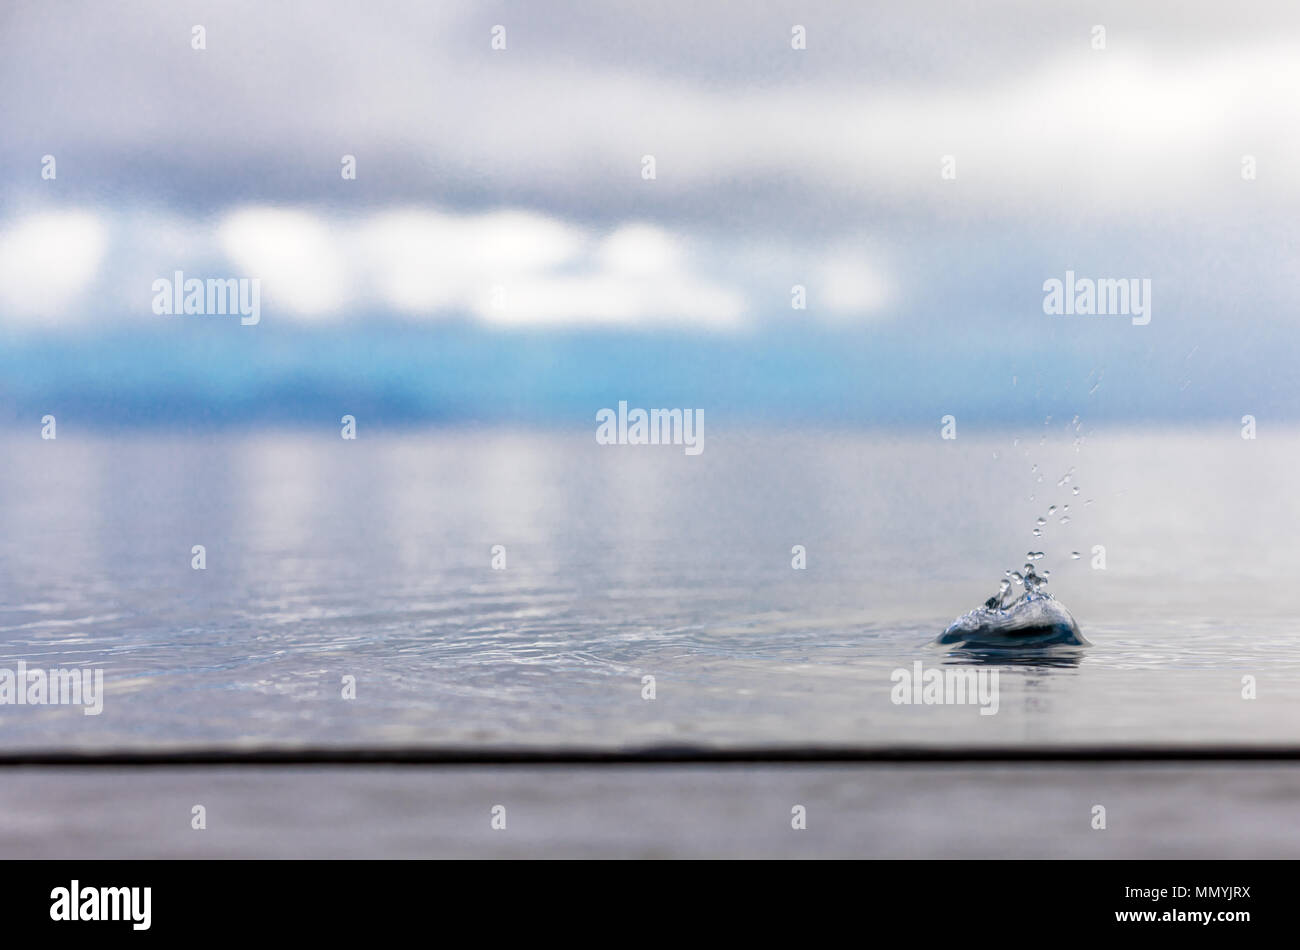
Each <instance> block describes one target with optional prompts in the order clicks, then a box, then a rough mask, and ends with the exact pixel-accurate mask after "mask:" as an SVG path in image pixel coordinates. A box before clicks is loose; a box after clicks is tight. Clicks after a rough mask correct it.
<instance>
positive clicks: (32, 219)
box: [0, 210, 106, 318]
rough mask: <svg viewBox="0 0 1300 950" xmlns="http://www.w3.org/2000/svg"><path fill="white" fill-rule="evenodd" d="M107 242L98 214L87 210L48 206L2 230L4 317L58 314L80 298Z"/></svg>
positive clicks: (0, 274) (0, 297)
mask: <svg viewBox="0 0 1300 950" xmlns="http://www.w3.org/2000/svg"><path fill="white" fill-rule="evenodd" d="M105 247H106V238H105V228H104V226H103V224H102V222H101V221H100V219H99V218H98V217H97V216H96V215H94V214H92V213H90V212H86V211H75V210H74V211H51V212H44V213H40V214H33V215H30V216H28V217H25V218H21V219H19V220H17V221H14V222H13V223H12V224H10V225H9V226H8V227H5V228H4V229H3V230H0V307H2V308H3V314H0V318H2V317H3V316H12V317H17V318H42V317H50V316H58V315H60V314H62V313H63V312H65V311H67V310H68V309H69V308H72V307H73V306H75V305H76V304H78V303H80V302H81V298H82V296H83V294H84V293H85V291H86V290H87V289H88V287H89V285H90V284H91V282H92V281H93V280H94V278H95V276H96V274H98V272H99V269H100V264H101V263H102V261H103V258H104V250H105Z"/></svg>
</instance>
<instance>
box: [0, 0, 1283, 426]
mask: <svg viewBox="0 0 1300 950" xmlns="http://www.w3.org/2000/svg"><path fill="white" fill-rule="evenodd" d="M1220 12H1221V11H1220V10H1219V9H1218V8H1217V7H1216V6H1215V5H1214V4H1210V3H1185V2H1179V3H1174V2H1169V3H1162V2H1153V3H1148V4H1143V5H1141V8H1140V9H1133V8H1132V5H1131V4H1124V3H1096V4H1092V5H1090V6H1088V7H1087V8H1079V9H1064V8H1055V7H1052V8H1045V7H1044V6H1043V5H1042V4H1039V3H1033V2H1028V0H1025V2H995V3H991V4H985V5H982V6H981V7H980V8H979V9H978V10H974V9H972V10H966V9H964V8H963V7H961V6H960V5H957V4H945V3H922V4H907V5H903V4H897V5H887V6H884V7H876V8H872V9H870V10H865V9H864V10H854V9H852V8H850V7H848V6H846V5H844V4H836V3H821V2H809V3H801V4H800V5H799V6H798V8H797V10H789V9H787V8H786V6H785V5H783V4H765V3H758V4H746V5H744V6H743V7H740V6H737V5H734V4H715V5H708V4H706V5H699V4H689V3H671V2H670V3H664V4H656V5H654V7H653V8H652V9H649V8H647V9H617V10H614V9H608V8H607V5H603V4H597V3H591V4H582V3H578V4H564V5H562V6H552V5H548V4H532V3H530V4H524V3H480V4H473V5H460V4H425V3H381V4H379V5H377V6H374V7H371V6H365V7H357V6H356V5H353V4H346V3H337V4H334V3H280V4H273V5H270V6H268V5H265V4H259V3H240V2H235V3H226V4H220V5H215V6H213V5H209V4H202V3H183V2H182V3H171V2H169V3H137V4H131V5H129V6H110V5H103V4H81V5H72V6H67V5H60V6H56V7H51V6H50V5H48V4H40V3H23V2H19V3H11V4H6V7H5V10H4V12H3V13H2V14H0V17H2V18H3V22H2V29H0V43H3V48H4V54H5V55H4V57H3V61H2V62H0V78H2V79H3V82H2V84H0V88H2V90H3V91H2V92H0V121H2V122H3V125H4V129H5V135H4V137H3V142H0V340H2V341H3V347H2V348H0V418H3V419H7V420H8V421H11V422H14V423H18V422H20V421H22V422H24V423H26V421H27V420H29V419H30V418H31V417H32V414H33V413H36V414H37V415H39V414H41V413H45V412H53V411H55V410H56V409H60V408H61V409H62V410H63V411H64V413H66V414H69V415H73V416H75V417H76V418H78V419H81V420H85V421H87V422H90V421H92V420H93V422H94V424H95V425H97V426H98V425H103V424H120V425H150V424H156V423H165V424H171V425H182V426H191V425H205V424H219V423H226V422H250V421H267V420H271V421H284V420H288V421H293V422H300V421H301V422H311V423H318V422H322V421H329V422H333V421H334V420H336V419H337V418H338V417H339V415H340V414H341V411H342V410H340V409H338V408H337V407H338V406H340V405H341V404H346V405H347V407H348V409H347V411H350V412H353V413H359V414H364V418H365V419H366V421H367V423H368V424H371V425H374V424H404V423H410V422H437V423H449V422H494V423H495V422H501V421H521V422H527V423H529V424H533V423H538V422H548V423H555V424H559V425H566V426H567V425H579V424H580V425H584V426H585V425H586V424H587V423H588V422H589V421H590V420H591V417H592V414H593V412H594V409H595V408H599V407H601V406H605V405H613V403H612V402H611V400H613V399H616V398H627V399H629V400H631V405H634V406H635V405H648V404H651V403H654V404H660V405H671V406H700V407H707V408H708V409H709V412H710V413H712V414H713V418H716V419H719V420H720V421H721V420H723V419H732V418H739V417H748V418H750V419H757V420H761V421H763V422H771V421H780V422H783V423H796V424H798V423H807V422H817V423H827V422H834V423H841V422H842V423H846V424H853V425H861V424H866V423H879V424H895V423H903V424H908V425H915V424H918V423H925V424H934V425H937V420H938V418H939V417H940V416H941V415H942V414H944V413H949V412H951V413H954V414H959V415H960V416H961V418H962V419H963V420H969V421H972V422H979V423H983V422H995V421H1000V422H1003V423H1013V422H1019V421H1020V420H1022V419H1025V418H1028V417H1046V416H1047V415H1055V416H1056V417H1057V418H1060V417H1061V416H1062V415H1066V416H1067V417H1068V416H1070V415H1073V414H1074V413H1077V412H1083V413H1084V415H1085V417H1086V419H1087V421H1088V422H1089V423H1097V422H1101V421H1103V420H1166V421H1186V420H1198V421H1200V420H1212V419H1213V420H1226V421H1228V422H1232V421H1235V420H1236V419H1238V418H1239V417H1240V415H1242V414H1243V413H1247V412H1249V413H1254V414H1255V415H1257V416H1260V417H1264V416H1267V417H1269V418H1270V419H1274V420H1275V419H1277V418H1279V417H1281V416H1286V417H1290V416H1292V415H1293V414H1294V407H1295V405H1296V402H1295V398H1294V397H1295V395H1296V391H1295V386H1296V383H1295V374H1294V373H1293V372H1291V367H1292V365H1293V362H1294V360H1295V357H1296V347H1295V333H1294V313H1295V308H1296V303H1297V294H1298V293H1300V290H1298V288H1300V281H1298V280H1297V277H1298V275H1297V271H1296V264H1295V240H1294V227H1293V221H1294V220H1295V217H1296V213H1297V205H1298V204H1300V178H1298V177H1297V176H1296V175H1295V174H1294V171H1293V170H1294V169H1295V168H1296V167H1297V164H1298V163H1300V128H1298V127H1297V125H1296V123H1295V122H1294V114H1295V107H1296V103H1297V97H1298V96H1300V60H1298V59H1297V57H1296V55H1295V54H1296V48H1297V38H1298V36H1300V11H1298V10H1297V9H1296V8H1295V7H1294V5H1292V4H1287V3H1247V4H1244V5H1242V6H1241V7H1240V8H1239V9H1236V10H1235V11H1234V16H1233V17H1232V18H1231V19H1230V22H1225V18H1224V17H1222V16H1220V15H1219V13H1220ZM195 26H202V27H203V29H204V34H203V37H204V40H203V41H204V44H205V48H203V49H195V48H193V44H194V42H197V41H196V40H195V39H194V36H193V34H192V30H193V28H194V27H195ZM497 26H500V27H503V28H504V34H502V38H503V41H504V43H505V48H504V49H494V48H493V41H494V36H495V35H496V34H494V32H493V30H494V27H497ZM1095 26H1102V27H1104V29H1105V34H1104V44H1105V48H1104V49H1096V48H1094V44H1095V42H1096V38H1095V33H1094V27H1095ZM798 27H802V28H803V30H804V36H805V43H806V48H805V49H793V48H792V44H793V43H794V42H796V40H797V36H796V33H795V31H796V28H798ZM47 155H48V156H53V158H54V160H55V163H56V164H55V168H54V170H55V174H56V176H57V177H55V178H53V179H47V178H42V171H43V169H44V168H45V167H46V166H45V165H44V164H43V158H44V156H47ZM345 156H351V157H352V159H353V160H354V169H355V179H348V178H344V177H343V163H344V157H345ZM645 156H653V158H654V174H655V177H654V179H653V180H647V179H646V178H644V177H643V168H644V167H645V166H644V165H643V158H644V157H645ZM1247 156H1249V157H1250V158H1251V161H1252V162H1253V167H1254V168H1255V175H1256V177H1254V178H1253V179H1244V178H1243V162H1244V160H1245V158H1246V157H1247ZM945 157H951V159H952V163H951V166H950V168H951V169H952V170H955V175H956V177H955V178H951V179H944V178H942V177H941V171H942V170H943V161H944V159H945ZM1067 269H1072V270H1073V271H1075V273H1076V274H1078V275H1079V276H1082V277H1093V278H1099V277H1115V278H1125V277H1145V278H1150V279H1151V281H1152V283H1153V298H1154V300H1153V311H1152V320H1151V323H1150V325H1148V326H1145V327H1134V326H1132V325H1131V324H1130V322H1129V321H1127V320H1125V319H1122V318H1118V317H1111V318H1100V317H1099V318H1086V319H1085V318H1079V317H1057V318H1048V317H1046V316H1045V315H1044V314H1043V313H1042V300H1043V290H1042V285H1043V282H1044V281H1045V280H1047V279H1050V278H1053V277H1055V278H1058V279H1060V278H1063V277H1064V273H1065V271H1066V270H1067ZM178 270H179V271H182V272H183V273H184V274H185V275H186V277H199V278H206V277H249V278H258V279H259V280H260V281H261V288H262V308H261V309H262V322H261V324H260V325H259V326H257V327H256V328H239V327H237V326H235V325H234V323H233V322H232V321H229V320H218V319H211V318H198V317H189V318H181V317H174V316H173V317H168V316H157V315H155V314H154V312H153V310H152V308H151V301H152V298H153V291H152V289H151V287H152V283H153V281H154V280H155V279H157V278H160V277H168V278H170V277H171V276H172V274H173V273H174V272H175V271H178ZM796 285H798V286H801V287H803V288H805V293H806V304H807V305H806V309H803V310H796V309H793V308H792V288H793V287H795V286H796ZM1098 382H1100V386H1097V383H1098ZM1094 387H1096V388H1095V389H1094ZM1039 421H1041V419H1040V420H1039Z"/></svg>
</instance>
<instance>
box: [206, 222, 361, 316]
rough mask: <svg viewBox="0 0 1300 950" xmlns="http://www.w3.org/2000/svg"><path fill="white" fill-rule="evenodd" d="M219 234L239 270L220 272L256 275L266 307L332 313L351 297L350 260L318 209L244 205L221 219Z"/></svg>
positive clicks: (301, 312) (240, 275) (223, 247)
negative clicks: (245, 206) (318, 213)
mask: <svg viewBox="0 0 1300 950" xmlns="http://www.w3.org/2000/svg"><path fill="white" fill-rule="evenodd" d="M218 239H219V241H220V245H221V247H222V249H223V250H224V251H225V253H226V254H227V256H229V258H230V260H231V262H232V263H233V264H234V265H235V268H236V270H237V271H238V273H237V274H234V275H219V276H238V277H251V278H258V279H260V280H261V281H262V294H263V295H264V300H265V305H266V306H267V307H275V306H280V307H285V308H288V309H289V310H292V311H294V312H296V313H298V314H301V315H303V316H317V315H321V314H329V313H337V312H339V311H341V310H342V309H343V308H344V307H345V306H347V304H348V303H349V302H350V301H351V299H352V296H351V274H350V263H351V262H350V260H349V258H348V255H347V254H346V253H344V249H343V248H342V247H340V246H339V242H338V239H337V236H336V234H335V232H334V231H333V230H332V229H331V227H330V225H329V223H328V222H326V221H325V220H324V219H322V218H321V217H319V216H317V215H314V214H311V213H309V212H306V211H297V210H285V209H281V208H267V207H251V208H244V209H241V210H239V211H235V212H233V213H231V214H230V215H228V216H227V217H226V218H225V219H224V220H223V221H222V223H221V225H220V227H219V229H218ZM195 276H197V275H195Z"/></svg>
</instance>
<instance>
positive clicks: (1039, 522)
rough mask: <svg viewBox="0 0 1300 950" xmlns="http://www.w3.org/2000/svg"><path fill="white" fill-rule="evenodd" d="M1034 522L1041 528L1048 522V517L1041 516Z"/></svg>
mask: <svg viewBox="0 0 1300 950" xmlns="http://www.w3.org/2000/svg"><path fill="white" fill-rule="evenodd" d="M1034 524H1036V525H1038V527H1040V528H1041V527H1042V526H1043V525H1045V524H1047V519H1046V518H1039V519H1038V520H1037V521H1035V522H1034Z"/></svg>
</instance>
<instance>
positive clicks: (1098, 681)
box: [0, 419, 1300, 748]
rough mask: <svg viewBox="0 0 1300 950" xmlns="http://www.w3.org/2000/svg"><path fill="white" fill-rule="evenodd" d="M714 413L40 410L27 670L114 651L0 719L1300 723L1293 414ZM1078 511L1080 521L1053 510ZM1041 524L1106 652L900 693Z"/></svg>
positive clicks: (625, 725) (1116, 735)
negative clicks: (94, 416)
mask: <svg viewBox="0 0 1300 950" xmlns="http://www.w3.org/2000/svg"><path fill="white" fill-rule="evenodd" d="M708 422H709V423H710V425H708V426H706V430H705V451H704V453H703V454H702V455H699V456H696V457H688V456H686V455H685V454H684V453H683V452H682V450H681V448H680V447H678V448H673V447H649V446H647V447H640V446H598V445H596V443H595V441H594V437H593V434H592V433H593V432H594V424H593V425H592V426H586V425H585V424H583V425H581V426H575V431H570V432H561V431H555V432H535V431H534V432H508V431H499V430H498V431H486V432H461V431H444V430H429V431H419V432H403V433H400V434H398V433H390V434H380V433H376V432H374V431H367V430H366V429H365V428H363V429H362V431H361V435H360V438H359V439H358V440H357V441H355V442H345V441H343V440H341V439H340V438H338V433H337V429H333V428H324V429H322V431H321V432H320V433H305V432H258V433H254V434H248V433H241V434H213V433H201V434H193V435H184V434H166V435H162V434H158V433H149V434H138V433H124V434H121V435H117V436H111V437H110V436H105V435H102V434H95V433H91V432H86V431H78V429H77V427H76V426H75V424H74V423H73V422H72V421H71V420H68V421H66V422H65V421H64V420H60V428H59V437H58V439H57V441H54V442H45V441H42V440H41V439H40V438H39V437H38V434H37V433H36V432H35V431H33V432H30V433H28V432H23V433H21V434H20V433H14V432H9V433H7V434H5V435H4V436H3V437H0V452H2V454H0V498H2V499H3V504H2V505H0V667H13V665H14V664H15V663H16V662H17V661H18V660H20V659H22V660H26V661H27V662H28V664H29V665H31V666H41V667H52V666H65V667H66V666H83V665H92V666H96V667H102V668H103V670H104V672H105V685H106V698H105V708H104V713H103V715H101V716H98V717H86V716H83V715H82V714H81V711H80V710H79V709H72V708H61V707H43V708H42V707H16V706H3V707H0V717H2V718H0V723H2V724H3V733H2V735H0V744H2V745H3V746H4V747H8V748H16V747H51V746H54V747H74V746H96V747H100V746H106V745H114V746H118V745H136V744H139V745H157V744H190V743H227V742H260V741H275V742H304V743H349V744H351V743H391V742H397V743H413V742H419V743H431V744H465V745H475V746H478V745H484V744H502V745H519V744H540V745H551V744H564V745H571V744H590V745H599V746H620V745H624V744H644V743H653V742H673V743H682V742H691V743H702V744H732V743H746V744H748V743H763V742H772V743H808V742H817V743H838V742H851V743H869V744H875V743H893V742H900V743H902V742H906V743H927V742H929V743H939V744H953V743H972V744H973V743H1004V742H1031V743H1035V744H1040V743H1053V742H1061V743H1066V742H1107V743H1136V742H1145V741H1172V742H1197V741H1214V742H1237V741H1240V742H1289V741H1294V740H1295V739H1296V737H1297V735H1298V734H1300V620H1297V616H1296V615H1297V608H1298V607H1300V591H1298V590H1297V589H1296V586H1295V583H1294V581H1293V579H1292V578H1293V575H1294V573H1295V565H1296V563H1297V559H1298V556H1300V538H1297V534H1296V530H1295V525H1296V524H1297V520H1298V516H1300V496H1298V495H1297V493H1296V491H1295V488H1294V484H1295V471H1296V467H1297V463H1298V462H1300V436H1298V435H1297V434H1296V433H1294V432H1287V433H1280V432H1277V431H1270V432H1262V433H1261V437H1260V438H1259V439H1258V440H1256V441H1253V442H1252V441H1244V440H1242V439H1241V438H1240V436H1239V433H1238V430H1237V428H1236V427H1235V426H1233V425H1231V424H1227V423H1225V425H1224V426H1223V427H1222V428H1219V429H1215V430H1209V429H1203V430H1196V431H1189V430H1162V429H1158V428H1152V429H1143V430H1136V429H1133V430H1120V429H1116V430H1102V431H1098V432H1095V433H1092V434H1090V435H1089V437H1088V438H1087V439H1086V440H1085V441H1084V442H1083V443H1082V444H1081V445H1077V446H1076V445H1075V444H1074V443H1073V441H1072V438H1071V436H1072V433H1071V432H1069V431H1066V429H1065V427H1061V428H1054V427H1050V426H1049V427H1046V428H1042V429H1039V430H1024V431H1020V432H1012V431H1006V432H998V433H995V434H990V435H981V436H977V435H975V434H974V433H973V432H972V431H971V430H970V429H969V428H968V429H966V430H964V431H962V432H961V434H960V436H959V438H958V439H957V440H956V441H951V442H944V441H941V440H940V439H939V438H938V429H937V426H936V430H935V432H934V433H921V434H912V435H908V436H903V435H898V434H890V433H861V432H852V433H850V432H844V433H837V432H817V433H790V432H768V431H764V430H758V429H742V428H729V427H728V426H727V425H725V424H724V423H722V422H714V420H711V419H710V420H708ZM1043 433H1047V435H1046V436H1045V438H1046V441H1045V442H1043V441H1041V439H1042V438H1044V436H1043ZM1016 438H1019V439H1020V442H1019V444H1018V445H1017V444H1013V439H1016ZM1034 465H1038V466H1039V469H1038V472H1041V473H1043V474H1044V475H1045V479H1044V480H1043V481H1042V482H1038V481H1037V480H1036V479H1037V473H1036V472H1035V471H1034V469H1033V468H1032V466H1034ZM1070 468H1073V469H1074V470H1075V473H1074V480H1073V482H1072V483H1071V484H1070V485H1066V486H1062V487H1058V486H1057V484H1056V483H1057V481H1058V480H1059V479H1060V477H1061V476H1062V475H1063V474H1064V473H1065V472H1066V471H1067V470H1069V469H1070ZM1073 485H1078V486H1079V487H1080V493H1079V494H1078V495H1073V494H1072V493H1071V490H1070V489H1071V487H1072V486H1073ZM1031 494H1033V495H1035V498H1034V499H1033V500H1032V501H1031V500H1030V495H1031ZM1089 501H1090V502H1091V503H1090V504H1089V503H1088V502H1089ZM1053 503H1055V504H1056V505H1058V508H1059V507H1060V506H1061V505H1063V504H1070V505H1071V515H1072V518H1071V521H1070V522H1069V524H1066V525H1062V524H1060V523H1059V520H1058V519H1057V518H1055V517H1054V518H1049V519H1048V524H1047V526H1046V527H1045V528H1044V529H1043V530H1044V534H1043V536H1042V537H1039V538H1035V537H1032V536H1031V529H1032V528H1033V526H1034V524H1035V519H1036V518H1037V517H1038V516H1040V515H1041V514H1043V512H1044V511H1045V510H1046V508H1047V506H1048V505H1049V504H1053ZM196 544H202V545H205V546H206V552H207V553H206V558H207V569H206V570H205V571H195V570H192V569H191V553H190V552H191V547H192V546H193V545H196ZM498 544H499V545H504V546H505V549H506V558H507V567H506V569H505V570H501V571H497V570H493V569H492V568H491V558H492V554H491V551H492V547H493V545H498ZM797 544H798V545H804V546H805V548H806V550H807V569H806V570H802V571H797V570H793V569H792V568H791V558H792V554H791V548H792V546H794V545H797ZM1095 545H1103V546H1104V547H1105V554H1106V567H1105V569H1104V570H1099V569H1094V568H1093V567H1092V558H1093V555H1092V549H1093V547H1094V546H1095ZM1031 549H1032V550H1041V551H1044V552H1045V555H1046V556H1045V557H1044V558H1043V559H1042V560H1041V561H1039V562H1037V565H1038V567H1039V569H1040V570H1042V569H1044V568H1046V569H1049V570H1051V572H1052V574H1051V584H1050V589H1051V590H1052V591H1053V592H1054V593H1055V595H1056V596H1057V597H1058V598H1059V599H1060V600H1061V601H1062V602H1063V603H1065V604H1066V605H1068V606H1069V608H1070V609H1071V611H1072V612H1073V613H1074V615H1075V617H1076V618H1077V619H1078V621H1079V624H1080V626H1081V627H1082V629H1083V632H1084V634H1085V636H1087V638H1088V639H1089V640H1090V641H1091V642H1092V644H1093V646H1092V647H1091V648H1089V649H1087V650H1086V651H1084V652H1083V653H1082V654H1081V655H1080V656H1078V657H1076V658H1074V659H1072V660H1064V661H1060V662H1058V663H1055V664H1050V663H1045V662H1030V663H1025V664H1004V665H1001V666H999V667H997V668H998V669H999V670H1000V676H1001V700H1000V709H999V712H998V714H997V715H994V716H980V715H978V711H977V709H976V708H975V707H973V706H961V707H951V706H950V707H940V706H933V707H918V706H896V705H894V704H892V703H891V702H890V698H889V696H890V688H891V685H892V684H891V681H890V674H891V673H892V671H893V670H895V669H896V668H898V667H910V666H911V664H912V663H913V662H914V661H915V660H918V659H920V660H923V661H924V662H925V663H927V664H937V663H942V662H945V656H944V654H942V653H940V652H937V651H936V650H935V649H933V648H932V647H930V646H928V645H927V644H928V642H929V641H930V640H931V639H933V637H934V636H935V635H936V634H937V633H938V632H939V631H940V630H942V629H943V627H944V626H945V625H946V624H947V623H949V622H950V621H951V620H952V619H953V618H954V617H955V616H957V615H958V614H960V613H963V612H965V611H966V610H969V609H970V608H972V607H974V606H976V605H977V604H979V603H981V602H983V600H984V599H985V598H986V597H988V596H989V595H990V594H991V593H993V592H994V591H995V590H996V589H997V586H998V581H999V579H1000V578H1001V577H1002V574H1003V571H1004V570H1005V569H1007V568H1015V567H1019V566H1021V565H1022V564H1023V562H1024V555H1025V553H1026V552H1027V551H1029V550H1031ZM1071 550H1078V551H1080V552H1081V553H1082V554H1083V555H1084V557H1083V558H1081V559H1079V560H1073V559H1071V558H1070V557H1069V552H1070V551H1071ZM948 662H959V660H953V659H949V660H948ZM1247 674H1249V675H1251V676H1254V677H1256V679H1257V684H1258V685H1257V689H1258V698H1257V699H1254V700H1246V699H1243V698H1242V695H1241V690H1242V686H1241V680H1242V677H1243V676H1244V675H1247ZM645 675H653V676H654V677H655V678H656V692H657V697H656V699H654V700H653V701H646V700H643V699H642V697H641V691H642V677H643V676H645ZM345 676H354V677H356V683H357V687H356V690H357V698H356V699H355V700H353V701H347V700H344V699H342V698H341V695H340V694H341V689H342V685H341V681H342V678H343V677H345Z"/></svg>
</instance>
